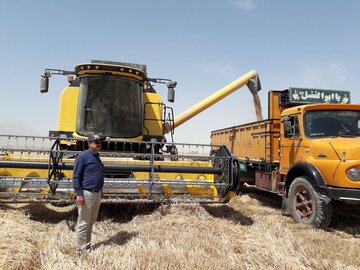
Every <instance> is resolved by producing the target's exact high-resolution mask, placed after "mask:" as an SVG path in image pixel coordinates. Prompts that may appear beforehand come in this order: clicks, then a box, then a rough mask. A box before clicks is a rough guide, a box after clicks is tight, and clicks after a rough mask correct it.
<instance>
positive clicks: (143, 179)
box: [0, 61, 260, 203]
mask: <svg viewBox="0 0 360 270" xmlns="http://www.w3.org/2000/svg"><path fill="white" fill-rule="evenodd" d="M52 75H65V76H68V81H69V86H67V87H66V88H65V89H64V90H63V92H62V94H61V98H60V108H59V121H58V130H57V131H50V132H49V137H29V136H13V135H2V136H0V155H1V156H0V202H2V203H11V202H13V203H19V202H21V203H33V202H39V203H46V202H59V203H60V202H62V203H64V202H68V203H70V202H72V201H73V200H74V198H75V194H74V191H73V188H72V169H73V165H74V160H75V157H76V155H77V154H78V153H79V152H81V151H83V150H85V149H87V148H88V146H87V137H88V136H89V135H90V134H99V135H101V136H103V137H104V138H106V139H105V140H104V141H103V143H102V152H101V157H102V161H103V163H104V171H105V184H104V199H105V200H106V201H108V202H118V201H121V200H123V199H126V200H130V199H148V200H154V201H168V200H173V199H174V198H175V199H176V200H180V201H192V202H193V201H199V202H226V201H227V200H229V199H230V198H231V196H232V195H233V194H235V191H236V187H237V186H238V167H239V165H238V160H237V159H236V158H235V157H234V156H232V155H231V153H230V152H229V150H228V149H227V148H226V146H220V145H198V144H186V145H185V144H177V143H174V142H173V136H172V135H173V131H174V129H175V128H176V127H178V126H179V125H181V124H182V123H184V122H185V121H187V120H189V119H191V118H192V117H194V116H195V115H197V114H199V113H200V112H202V111H203V110H205V109H207V108H208V107H210V106H211V105H213V104H215V103H216V102H217V101H219V100H221V99H222V98H224V97H225V96H227V95H229V94H230V93H232V92H234V91H236V90H237V89H239V88H241V87H242V86H244V85H247V86H248V87H249V89H250V91H251V92H252V93H253V95H254V100H255V101H257V100H258V96H257V91H259V90H260V82H259V79H258V76H257V74H256V72H255V71H250V72H249V73H247V74H245V75H244V76H242V77H240V78H239V79H237V80H236V81H234V82H232V83H231V84H229V85H227V86H225V87H224V88H222V89H220V90H219V91H217V92H215V93H214V94H213V95H211V96H209V97H208V98H206V99H205V100H203V101H201V102H200V103H198V104H197V105H195V106H193V107H191V108H190V109H188V110H187V111H185V112H184V113H182V114H181V115H179V116H178V117H175V118H174V117H173V111H172V108H170V107H168V106H166V105H165V104H164V103H163V101H162V99H161V97H160V96H159V94H157V93H156V91H155V90H154V88H153V86H152V85H151V83H163V84H166V85H167V87H168V101H169V102H173V101H174V96H175V90H174V89H175V86H176V82H174V81H171V80H167V79H153V78H149V77H147V72H146V66H145V65H137V64H129V63H119V62H109V61H91V63H86V64H81V65H78V66H76V67H75V71H65V70H58V69H46V70H45V73H44V74H43V75H42V79H41V89H40V91H41V92H42V93H45V92H48V86H49V78H50V77H51V76H52ZM165 134H170V136H171V142H167V141H166V139H165Z"/></svg>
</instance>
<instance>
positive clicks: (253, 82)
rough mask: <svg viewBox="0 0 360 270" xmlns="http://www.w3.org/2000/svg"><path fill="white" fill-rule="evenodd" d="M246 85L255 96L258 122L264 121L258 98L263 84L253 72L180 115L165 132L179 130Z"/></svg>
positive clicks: (169, 124)
mask: <svg viewBox="0 0 360 270" xmlns="http://www.w3.org/2000/svg"><path fill="white" fill-rule="evenodd" d="M245 85H247V87H248V88H249V90H250V92H251V94H252V95H253V98H254V105H255V110H256V117H257V120H258V121H260V120H262V119H263V117H262V113H261V104H260V99H259V96H258V91H260V90H261V83H260V79H259V76H258V74H257V72H256V71H255V70H251V71H249V72H248V73H246V74H245V75H243V76H241V77H240V78H238V79H236V80H235V81H233V82H231V83H230V84H228V85H226V86H224V87H223V88H221V89H220V90H218V91H216V92H215V93H213V94H212V95H210V96H209V97H207V98H205V99H204V100H202V101H200V102H199V103H197V104H195V105H194V106H192V107H190V108H189V109H187V110H186V111H184V112H183V113H181V114H180V115H178V116H176V117H175V119H174V123H173V124H172V125H171V123H169V122H168V123H166V125H165V129H164V132H165V133H168V132H170V131H171V130H173V129H175V128H177V127H178V126H180V125H181V124H183V123H185V122H186V121H188V120H190V119H191V118H193V117H195V116H196V115H198V114H199V113H201V112H202V111H204V110H206V109H207V108H209V107H211V106H212V105H214V104H215V103H217V102H219V101H220V100H222V99H223V98H225V97H226V96H228V95H230V94H231V93H233V92H235V91H236V90H238V89H240V88H242V87H243V86H245Z"/></svg>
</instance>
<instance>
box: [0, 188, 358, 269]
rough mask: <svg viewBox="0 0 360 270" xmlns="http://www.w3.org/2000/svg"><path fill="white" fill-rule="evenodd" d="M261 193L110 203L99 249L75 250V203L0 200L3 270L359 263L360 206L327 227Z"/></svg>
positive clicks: (96, 236) (344, 209) (338, 214)
mask: <svg viewBox="0 0 360 270" xmlns="http://www.w3.org/2000/svg"><path fill="white" fill-rule="evenodd" d="M280 205H281V200H280V199H279V198H278V197H275V196H270V195H268V194H266V193H261V192H250V193H246V194H244V195H241V196H236V197H234V198H233V199H231V201H230V202H229V203H227V204H207V205H200V204H175V203H174V204H164V205H161V204H156V203H151V204H144V203H141V204H133V203H132V204H130V203H126V204H119V205H113V204H103V205H102V207H101V212H100V215H99V220H98V222H97V223H96V225H95V227H94V230H93V244H94V246H95V250H94V251H93V252H91V253H86V254H84V256H83V257H82V258H81V259H77V258H76V256H75V241H74V228H75V223H76V217H77V211H76V208H75V206H66V207H57V206H52V205H39V204H33V205H30V204H26V205H20V204H19V205H13V204H8V205H1V206H0V228H1V230H0V239H1V242H0V269H47V270H57V269H59V270H60V269H61V270H62V269H324V270H325V269H326V270H328V269H339V270H340V269H360V256H359V254H360V211H359V206H344V205H341V204H337V205H335V208H334V218H333V220H332V222H331V225H330V228H329V230H327V231H324V230H318V229H314V228H312V227H310V226H305V225H300V224H294V223H293V221H292V219H291V218H289V217H285V216H282V215H281V213H280Z"/></svg>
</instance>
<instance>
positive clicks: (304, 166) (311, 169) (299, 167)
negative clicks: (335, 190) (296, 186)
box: [285, 162, 326, 196]
mask: <svg viewBox="0 0 360 270" xmlns="http://www.w3.org/2000/svg"><path fill="white" fill-rule="evenodd" d="M300 175H307V176H309V178H310V179H311V181H312V183H311V184H312V185H313V186H314V188H315V190H316V191H318V189H319V187H324V186H326V184H325V181H324V178H323V177H322V175H321V173H320V172H319V170H318V169H317V168H316V167H315V166H314V165H312V164H310V163H305V162H297V163H295V164H293V165H292V166H291V168H290V169H289V171H288V173H287V175H286V180H285V190H286V192H285V193H286V196H287V194H288V191H289V187H290V185H291V182H292V181H293V180H294V179H295V178H296V177H298V176H300Z"/></svg>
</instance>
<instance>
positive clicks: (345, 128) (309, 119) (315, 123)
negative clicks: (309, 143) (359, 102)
mask: <svg viewBox="0 0 360 270" xmlns="http://www.w3.org/2000/svg"><path fill="white" fill-rule="evenodd" d="M304 127H305V134H306V136H307V137H334V136H335V137H336V136H360V111H348V110H319V111H309V112H306V113H305V116H304Z"/></svg>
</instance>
